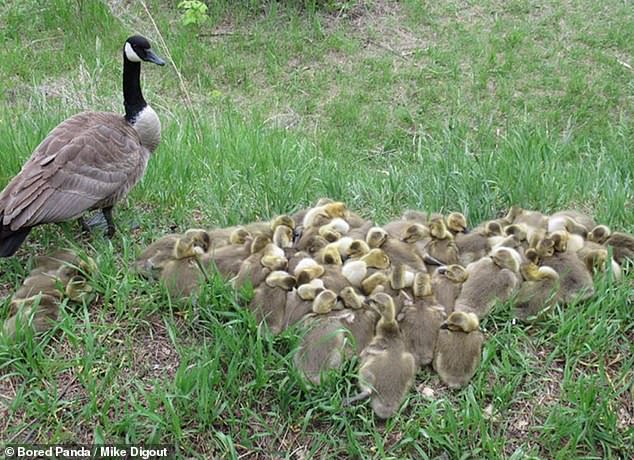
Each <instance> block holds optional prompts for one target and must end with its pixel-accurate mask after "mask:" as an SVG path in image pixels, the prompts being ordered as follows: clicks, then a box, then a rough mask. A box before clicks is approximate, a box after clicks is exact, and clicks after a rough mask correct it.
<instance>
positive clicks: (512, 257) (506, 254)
mask: <svg viewBox="0 0 634 460" xmlns="http://www.w3.org/2000/svg"><path fill="white" fill-rule="evenodd" d="M491 259H492V260H493V263H495V264H496V265H497V266H498V267H500V268H508V269H509V270H511V271H512V272H515V273H519V270H520V263H521V261H522V259H521V257H520V255H519V253H518V252H517V251H516V250H515V249H511V248H505V247H501V248H497V249H495V250H494V251H493V252H492V253H491Z"/></svg>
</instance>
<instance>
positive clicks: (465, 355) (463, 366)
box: [433, 311, 484, 388]
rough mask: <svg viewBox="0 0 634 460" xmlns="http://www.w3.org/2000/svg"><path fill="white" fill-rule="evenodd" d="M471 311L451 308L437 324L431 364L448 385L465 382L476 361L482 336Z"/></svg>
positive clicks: (457, 385)
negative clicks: (453, 310)
mask: <svg viewBox="0 0 634 460" xmlns="http://www.w3.org/2000/svg"><path fill="white" fill-rule="evenodd" d="M479 328H480V322H479V321H478V317H477V316H476V315H475V314H474V313H465V312H459V311H455V312H453V313H452V314H451V315H449V317H448V318H447V320H446V321H445V322H444V323H443V324H442V325H441V327H440V331H439V332H438V341H437V342H436V351H435V352H434V360H433V367H434V370H435V371H436V372H437V373H438V375H439V376H440V379H441V380H442V381H443V382H444V383H445V384H446V385H447V386H448V387H449V388H461V387H463V386H465V385H466V384H467V383H469V380H471V377H473V374H475V372H476V370H477V368H478V365H479V364H480V359H481V354H482V344H483V343H484V335H482V332H480V329H479Z"/></svg>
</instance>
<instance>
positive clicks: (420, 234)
mask: <svg viewBox="0 0 634 460" xmlns="http://www.w3.org/2000/svg"><path fill="white" fill-rule="evenodd" d="M429 236H430V234H429V228H427V227H425V226H424V225H422V224H412V225H410V226H409V227H407V228H406V229H405V234H404V235H403V241H404V242H405V243H415V242H417V241H420V240H424V239H425V238H429Z"/></svg>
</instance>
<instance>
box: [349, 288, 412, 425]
mask: <svg viewBox="0 0 634 460" xmlns="http://www.w3.org/2000/svg"><path fill="white" fill-rule="evenodd" d="M369 302H370V304H371V305H372V306H373V308H376V309H377V310H378V311H379V312H380V314H381V318H380V319H379V321H378V323H377V325H376V335H375V337H374V338H373V339H372V341H371V342H370V344H369V345H368V346H367V347H365V348H364V349H363V351H362V352H361V364H360V367H359V389H360V390H361V392H360V393H359V394H358V395H356V396H354V397H352V398H349V399H347V400H346V401H344V405H350V404H351V403H353V402H356V401H360V400H363V399H366V398H371V401H372V403H371V404H372V409H373V411H374V414H375V415H376V416H377V417H378V418H380V419H387V418H389V417H391V416H392V415H394V413H395V412H396V411H397V410H398V409H399V407H400V406H401V402H402V401H403V399H404V398H405V396H406V395H407V392H408V391H409V389H410V387H411V386H412V383H413V381H414V375H415V373H416V365H415V360H414V356H412V354H411V353H410V352H408V351H407V349H406V346H405V342H404V340H403V336H402V334H401V331H400V329H399V326H398V322H397V321H396V318H395V312H394V301H393V300H392V298H391V297H390V296H389V295H387V294H384V293H378V294H376V295H374V296H372V298H370V300H369Z"/></svg>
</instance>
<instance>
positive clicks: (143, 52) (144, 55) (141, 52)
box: [123, 35, 165, 65]
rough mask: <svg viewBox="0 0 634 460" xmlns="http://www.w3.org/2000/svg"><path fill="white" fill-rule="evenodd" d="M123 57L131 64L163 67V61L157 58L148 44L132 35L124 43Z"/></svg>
mask: <svg viewBox="0 0 634 460" xmlns="http://www.w3.org/2000/svg"><path fill="white" fill-rule="evenodd" d="M123 55H124V56H125V58H126V59H127V60H128V61H131V62H141V61H147V62H153V63H154V64H158V65H165V61H164V60H163V59H161V58H160V57H158V56H157V55H156V54H154V52H153V51H152V50H151V49H150V42H149V41H148V40H147V38H145V37H142V36H141V35H133V36H131V37H130V38H128V39H127V40H126V41H125V45H124V47H123Z"/></svg>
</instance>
